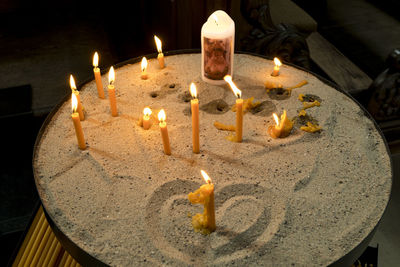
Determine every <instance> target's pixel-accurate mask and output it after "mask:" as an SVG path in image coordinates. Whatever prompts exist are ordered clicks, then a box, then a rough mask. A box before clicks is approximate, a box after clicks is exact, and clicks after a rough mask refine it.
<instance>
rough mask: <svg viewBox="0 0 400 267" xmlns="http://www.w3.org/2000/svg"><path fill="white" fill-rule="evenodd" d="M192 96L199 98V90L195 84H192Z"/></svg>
mask: <svg viewBox="0 0 400 267" xmlns="http://www.w3.org/2000/svg"><path fill="white" fill-rule="evenodd" d="M190 94H191V95H192V97H193V98H196V97H197V89H196V85H195V84H194V83H191V84H190Z"/></svg>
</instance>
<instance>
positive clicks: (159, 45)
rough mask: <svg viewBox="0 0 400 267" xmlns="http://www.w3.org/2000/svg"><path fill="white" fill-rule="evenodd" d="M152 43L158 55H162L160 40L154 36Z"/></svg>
mask: <svg viewBox="0 0 400 267" xmlns="http://www.w3.org/2000/svg"><path fill="white" fill-rule="evenodd" d="M154 41H155V42H156V46H157V51H158V53H162V43H161V40H160V38H158V37H157V36H156V35H154Z"/></svg>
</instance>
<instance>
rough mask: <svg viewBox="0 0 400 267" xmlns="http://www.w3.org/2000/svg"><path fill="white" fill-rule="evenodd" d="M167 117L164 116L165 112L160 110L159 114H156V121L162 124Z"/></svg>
mask: <svg viewBox="0 0 400 267" xmlns="http://www.w3.org/2000/svg"><path fill="white" fill-rule="evenodd" d="M166 118H167V116H166V115H165V111H164V110H163V109H162V110H160V112H158V120H159V121H160V122H164V121H165V119H166Z"/></svg>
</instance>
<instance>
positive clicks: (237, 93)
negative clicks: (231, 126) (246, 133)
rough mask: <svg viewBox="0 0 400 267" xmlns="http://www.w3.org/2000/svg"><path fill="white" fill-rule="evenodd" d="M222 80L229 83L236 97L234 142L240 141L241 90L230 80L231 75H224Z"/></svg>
mask: <svg viewBox="0 0 400 267" xmlns="http://www.w3.org/2000/svg"><path fill="white" fill-rule="evenodd" d="M224 80H225V81H226V82H227V83H228V84H229V85H230V87H231V89H232V91H233V93H234V94H235V96H236V97H237V99H236V137H235V141H236V142H239V143H240V142H242V138H243V99H242V98H241V97H242V91H240V90H239V88H237V87H236V85H235V84H234V83H233V81H232V76H230V75H226V76H225V77H224Z"/></svg>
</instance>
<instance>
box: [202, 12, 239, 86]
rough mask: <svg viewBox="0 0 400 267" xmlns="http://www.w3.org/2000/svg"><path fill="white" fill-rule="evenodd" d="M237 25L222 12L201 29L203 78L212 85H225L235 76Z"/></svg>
mask: <svg viewBox="0 0 400 267" xmlns="http://www.w3.org/2000/svg"><path fill="white" fill-rule="evenodd" d="M234 44H235V23H234V21H233V20H232V19H231V18H230V17H229V15H228V14H226V13H225V12H224V11H222V10H217V11H215V12H214V13H212V14H211V15H210V17H209V18H208V19H207V21H206V22H205V23H204V24H203V27H202V28H201V77H202V79H203V81H206V82H208V83H211V84H224V76H225V75H231V76H232V74H233V54H234Z"/></svg>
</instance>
